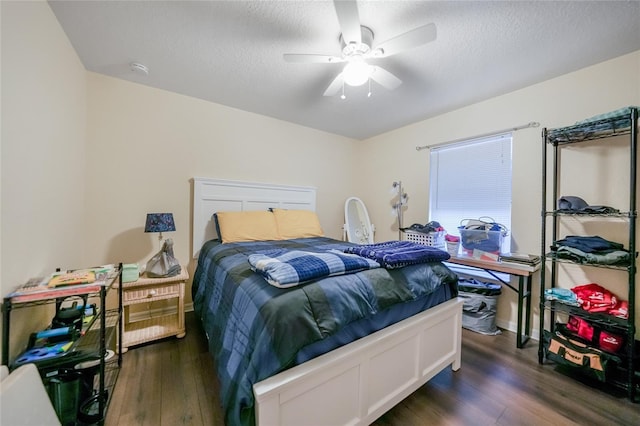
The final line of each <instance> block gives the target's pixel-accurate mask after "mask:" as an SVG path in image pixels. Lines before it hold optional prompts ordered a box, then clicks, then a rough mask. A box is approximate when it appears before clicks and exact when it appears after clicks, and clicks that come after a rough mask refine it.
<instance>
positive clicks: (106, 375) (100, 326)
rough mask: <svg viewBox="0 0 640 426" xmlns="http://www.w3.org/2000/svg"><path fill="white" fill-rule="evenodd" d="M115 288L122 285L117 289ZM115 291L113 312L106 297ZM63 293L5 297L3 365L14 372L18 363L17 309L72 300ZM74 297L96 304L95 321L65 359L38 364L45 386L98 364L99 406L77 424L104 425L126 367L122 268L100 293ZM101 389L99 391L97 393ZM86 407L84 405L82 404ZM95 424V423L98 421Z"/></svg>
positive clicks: (92, 321)
mask: <svg viewBox="0 0 640 426" xmlns="http://www.w3.org/2000/svg"><path fill="white" fill-rule="evenodd" d="M114 284H118V285H117V286H116V285H114ZM114 287H117V290H118V306H117V307H116V308H113V309H107V308H106V307H107V304H106V297H107V293H108V292H109V291H110V290H111V289H112V288H114ZM58 294H59V291H58V292H57V293H56V291H55V290H52V291H50V292H46V293H43V294H42V296H41V297H38V299H37V300H30V301H16V299H15V298H12V297H5V298H4V300H3V303H2V316H3V325H2V364H5V365H7V366H9V368H10V369H13V367H14V365H13V364H14V363H15V360H14V361H13V362H10V361H11V360H10V359H9V354H10V350H9V344H10V333H11V313H12V311H14V310H16V309H22V308H27V307H34V306H42V305H48V304H53V303H56V304H60V303H62V301H63V300H64V299H65V298H67V297H70V296H63V297H57V296H58ZM73 296H79V297H86V298H87V300H95V301H96V302H97V303H96V304H97V306H96V307H97V312H96V314H95V315H94V316H93V318H92V319H91V320H90V321H88V322H86V323H84V324H83V327H82V332H81V334H80V337H78V338H77V339H76V340H74V341H73V343H72V345H71V346H70V347H69V348H68V350H67V351H66V352H65V356H61V357H59V358H56V359H52V360H47V361H46V362H42V363H38V362H36V366H37V367H38V370H39V371H40V375H41V376H42V378H43V382H44V383H45V385H46V384H47V383H48V381H49V380H51V379H52V378H54V377H55V376H56V374H57V372H58V371H61V370H65V369H67V370H68V369H73V368H74V366H77V365H80V364H82V363H87V362H89V363H94V364H95V363H96V362H97V366H98V370H97V371H98V373H97V374H96V378H97V383H95V382H96V381H95V378H94V383H93V386H94V388H93V389H92V390H91V392H92V393H93V394H94V396H95V398H94V401H95V404H93V405H92V407H91V408H90V415H89V416H87V417H88V418H90V419H91V420H90V421H87V420H86V419H85V420H82V419H80V418H78V419H77V420H76V421H75V422H74V424H76V425H85V424H103V422H104V417H105V414H106V410H107V407H108V405H109V402H110V399H111V396H112V394H113V389H114V388H115V384H116V381H117V378H118V373H119V371H120V367H121V365H122V351H121V350H120V344H119V342H121V341H122V327H121V326H120V324H121V321H122V264H119V265H118V266H117V267H116V268H114V270H113V272H112V273H110V274H109V276H108V277H107V279H106V280H105V282H104V283H103V284H101V285H100V289H99V290H98V291H96V290H91V291H89V290H88V291H87V292H79V293H77V294H75V293H74V294H73ZM109 347H112V348H114V349H115V350H114V354H117V356H113V358H111V359H109V360H107V359H106V355H107V353H108V351H107V349H108V348H109ZM96 385H97V389H95V387H96ZM78 402H79V404H82V402H83V401H78ZM94 420H95V421H94Z"/></svg>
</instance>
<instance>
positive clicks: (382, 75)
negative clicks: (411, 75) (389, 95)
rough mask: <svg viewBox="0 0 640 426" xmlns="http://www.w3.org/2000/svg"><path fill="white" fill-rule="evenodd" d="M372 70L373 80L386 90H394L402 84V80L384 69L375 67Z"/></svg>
mask: <svg viewBox="0 0 640 426" xmlns="http://www.w3.org/2000/svg"><path fill="white" fill-rule="evenodd" d="M372 68H373V71H372V72H371V79H372V80H373V81H375V82H376V83H378V84H380V85H381V86H382V87H384V88H385V89H389V90H393V89H395V88H396V87H398V86H400V85H401V84H402V80H400V79H399V78H398V77H396V76H395V75H393V74H391V73H390V72H389V71H387V70H385V69H384V68H380V67H379V66H377V65H373V66H372Z"/></svg>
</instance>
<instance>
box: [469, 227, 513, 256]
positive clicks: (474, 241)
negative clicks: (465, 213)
mask: <svg viewBox="0 0 640 426" xmlns="http://www.w3.org/2000/svg"><path fill="white" fill-rule="evenodd" d="M458 231H460V238H461V240H462V248H463V249H464V250H465V251H470V252H473V250H482V251H486V252H489V253H495V254H500V253H501V252H502V241H503V240H504V236H505V235H504V234H505V233H504V232H503V231H483V230H477V229H465V228H464V227H463V226H460V227H459V228H458Z"/></svg>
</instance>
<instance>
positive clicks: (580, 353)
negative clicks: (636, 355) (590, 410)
mask: <svg viewBox="0 0 640 426" xmlns="http://www.w3.org/2000/svg"><path fill="white" fill-rule="evenodd" d="M544 338H545V354H546V357H547V359H550V360H551V361H554V362H555V363H557V364H559V365H564V366H567V367H571V368H572V369H575V370H576V371H579V372H580V373H581V374H584V375H586V376H588V377H592V378H594V379H597V380H599V381H601V382H604V381H606V379H607V373H608V372H609V371H612V369H613V368H615V366H616V364H617V363H620V358H618V357H616V356H614V355H611V354H608V353H606V352H603V351H601V350H599V349H596V348H592V347H591V346H587V345H585V344H584V343H582V342H579V341H577V340H573V339H569V338H567V337H566V336H564V335H562V334H561V333H559V332H556V333H555V334H551V333H549V332H547V331H545V333H544Z"/></svg>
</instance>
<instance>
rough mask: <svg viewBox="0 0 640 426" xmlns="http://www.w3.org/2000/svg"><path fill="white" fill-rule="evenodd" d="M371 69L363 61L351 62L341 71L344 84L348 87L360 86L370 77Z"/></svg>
mask: <svg viewBox="0 0 640 426" xmlns="http://www.w3.org/2000/svg"><path fill="white" fill-rule="evenodd" d="M371 71H372V68H371V66H370V65H369V64H367V63H366V62H365V61H364V60H362V59H359V60H351V61H349V62H348V63H347V65H345V67H344V70H343V71H342V77H343V78H344V82H345V83H347V84H348V85H349V86H362V85H363V84H365V83H366V82H367V81H368V80H369V77H370V76H371Z"/></svg>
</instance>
